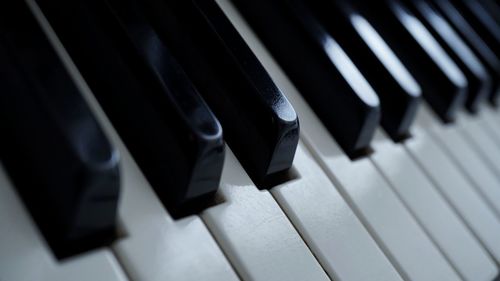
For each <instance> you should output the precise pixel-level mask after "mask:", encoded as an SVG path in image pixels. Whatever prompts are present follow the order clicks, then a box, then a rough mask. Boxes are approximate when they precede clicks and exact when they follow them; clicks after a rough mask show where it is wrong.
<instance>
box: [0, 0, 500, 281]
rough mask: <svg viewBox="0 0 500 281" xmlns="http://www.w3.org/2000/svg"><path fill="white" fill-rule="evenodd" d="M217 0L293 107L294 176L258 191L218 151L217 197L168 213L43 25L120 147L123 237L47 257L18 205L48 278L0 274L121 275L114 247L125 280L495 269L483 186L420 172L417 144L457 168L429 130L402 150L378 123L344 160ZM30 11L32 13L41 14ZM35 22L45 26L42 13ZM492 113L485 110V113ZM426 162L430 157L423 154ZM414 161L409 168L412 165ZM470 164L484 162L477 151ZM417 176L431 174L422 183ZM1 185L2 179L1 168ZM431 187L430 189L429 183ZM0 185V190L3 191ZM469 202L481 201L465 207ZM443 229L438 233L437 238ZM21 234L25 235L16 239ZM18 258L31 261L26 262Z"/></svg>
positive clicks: (483, 272) (469, 275)
mask: <svg viewBox="0 0 500 281" xmlns="http://www.w3.org/2000/svg"><path fill="white" fill-rule="evenodd" d="M219 2H220V4H221V6H222V8H223V9H224V10H225V12H226V13H227V14H228V16H229V17H230V18H231V20H232V21H233V23H234V24H235V25H236V27H237V29H238V30H239V31H240V33H242V35H243V36H244V38H245V39H246V40H247V42H248V43H250V46H251V47H252V49H253V50H254V51H255V52H256V55H257V56H258V57H259V59H260V60H261V61H262V62H263V63H264V66H265V67H266V69H267V70H268V71H269V72H270V74H271V76H272V77H273V79H274V80H275V81H276V83H277V84H278V86H279V87H280V88H282V89H283V90H284V92H285V93H286V94H287V96H288V97H289V98H290V100H291V102H292V103H293V104H294V106H295V108H296V110H297V111H298V113H299V115H300V116H301V124H302V135H301V139H302V141H303V142H304V143H305V145H304V143H301V144H300V145H299V148H298V151H297V155H296V159H295V161H294V166H293V171H294V173H295V174H296V176H297V177H296V178H295V179H293V180H292V181H290V182H287V183H285V184H283V185H279V186H277V187H275V188H273V189H272V190H271V191H270V192H268V191H259V190H257V188H256V187H255V186H254V185H253V184H252V182H251V181H250V179H249V178H248V176H247V175H246V173H245V172H244V171H243V169H242V168H241V166H240V165H239V163H238V162H237V160H236V158H235V157H234V155H233V154H232V153H231V152H230V150H229V149H228V153H227V156H226V164H225V167H224V174H223V178H222V183H221V189H220V192H219V195H220V197H221V198H223V200H224V202H223V203H221V204H219V205H217V206H214V207H212V208H209V209H207V210H206V211H204V212H203V213H202V214H201V217H199V216H190V217H187V218H184V219H182V220H178V221H174V220H173V219H172V218H171V217H170V216H169V215H168V213H167V212H166V211H165V209H164V208H163V206H161V203H160V202H159V200H158V199H157V198H156V196H155V194H154V192H153V191H152V189H151V187H150V186H149V184H148V183H147V181H146V180H145V178H144V177H143V175H142V173H141V172H140V170H139V168H138V167H137V166H136V165H135V163H134V161H133V159H132V158H131V157H130V155H129V154H128V152H127V150H126V149H125V147H124V146H123V144H122V143H121V141H120V140H119V138H118V137H117V135H116V134H115V132H114V130H113V128H112V127H111V125H110V124H109V122H108V121H107V119H106V117H105V116H104V114H103V112H102V111H101V110H100V109H99V106H98V105H97V103H96V101H95V100H94V98H93V97H92V95H91V93H90V91H89V90H88V88H87V87H86V86H85V83H84V82H83V81H82V80H81V78H80V77H79V75H78V73H77V71H76V70H75V68H74V66H73V65H72V64H71V62H70V59H69V58H68V57H67V55H66V54H64V51H63V49H62V47H61V46H60V45H59V43H58V42H57V39H56V38H55V36H53V35H52V38H51V39H52V40H53V42H55V44H56V45H57V48H58V50H59V52H60V53H61V54H63V56H64V57H65V59H64V60H65V63H66V64H67V65H68V67H69V68H70V69H71V71H72V73H73V75H74V76H75V77H77V80H78V81H77V82H78V84H79V86H80V87H81V89H82V90H83V92H84V93H85V95H86V98H87V99H88V101H89V103H90V104H91V105H92V106H93V108H94V110H95V111H96V113H97V115H98V116H99V119H100V121H101V123H102V124H103V126H104V127H105V129H106V131H107V133H108V135H109V136H110V138H111V139H112V140H113V142H114V143H115V145H117V146H118V148H119V149H120V151H121V152H122V157H123V159H122V160H123V161H122V162H123V165H122V173H123V188H122V201H121V204H120V211H119V216H120V228H121V231H122V232H123V235H124V237H123V238H120V239H119V240H118V241H117V242H116V243H115V244H114V245H113V246H112V251H113V253H114V254H113V253H111V252H110V251H109V250H100V251H96V252H91V253H88V254H86V255H84V256H81V257H78V258H75V259H74V260H68V261H65V262H64V263H63V264H60V265H58V264H57V261H55V260H54V258H52V257H51V256H50V251H48V249H47V247H46V246H45V245H44V244H43V239H40V237H39V234H37V233H36V228H35V227H34V226H33V223H32V222H31V220H29V217H28V216H27V214H26V212H25V211H24V212H25V214H24V215H25V218H24V219H23V220H21V221H26V223H25V224H24V226H22V224H18V223H16V224H14V225H20V227H21V226H22V227H28V226H30V227H31V229H32V232H34V233H35V234H36V235H34V237H31V238H29V239H28V240H27V241H31V240H32V241H38V242H37V243H38V244H39V246H37V247H38V248H40V249H42V250H40V251H39V252H40V253H42V254H40V255H41V257H43V256H44V255H45V257H44V258H39V257H36V259H34V260H39V259H41V260H47V262H46V265H42V266H40V267H39V268H43V269H42V271H43V272H46V273H45V274H46V275H45V276H47V278H46V279H43V278H41V279H40V278H39V277H35V278H32V279H30V278H29V277H33V276H43V275H26V274H37V272H35V271H26V272H24V273H23V272H22V271H21V270H20V269H18V270H17V271H16V270H15V269H16V268H22V267H19V266H18V265H17V264H18V263H19V259H17V258H16V259H13V260H12V262H16V266H11V267H9V268H13V269H11V272H10V274H11V275H2V273H1V272H0V280H3V277H4V276H7V277H14V278H7V280H23V279H22V278H21V277H22V276H27V277H26V278H25V279H24V280H68V279H67V276H80V277H83V278H84V279H85V280H89V279H88V277H89V275H88V274H89V272H91V273H92V272H94V273H95V274H94V276H95V278H92V280H126V277H125V275H124V274H123V272H122V271H121V269H120V266H119V265H118V264H117V262H116V259H115V256H116V257H117V258H118V260H119V261H120V263H121V265H122V266H123V268H124V269H125V271H126V272H127V275H128V276H129V277H130V279H132V280H238V279H240V278H241V279H243V280H263V281H264V280H266V281H267V280H329V279H330V278H331V279H334V280H346V281H349V280H353V281H356V280H384V281H385V280H388V281H390V280H402V279H401V277H400V275H399V274H401V276H403V277H404V278H403V279H406V280H461V279H463V280H485V281H486V280H491V279H492V278H493V276H495V275H496V274H497V273H498V272H497V268H496V265H495V264H494V262H493V261H492V260H491V258H490V257H489V256H488V254H487V253H486V251H485V250H484V249H483V248H482V246H481V245H480V243H479V242H478V241H477V240H476V238H475V237H474V235H473V234H472V232H474V233H475V235H476V237H478V238H479V240H480V241H481V243H482V244H483V245H484V246H485V247H486V248H487V249H488V251H489V252H490V253H491V255H492V256H494V257H497V256H496V254H497V251H498V250H497V249H496V248H495V246H494V245H492V244H491V243H492V242H493V241H497V242H498V240H499V239H498V238H493V236H492V235H493V234H496V233H497V231H498V230H497V228H496V226H497V225H498V226H499V227H500V224H499V223H498V218H496V216H495V215H494V213H493V212H492V211H491V209H490V208H489V207H488V206H487V205H486V204H485V202H484V201H483V199H484V198H482V197H481V196H479V195H478V193H477V191H482V192H485V191H488V190H489V192H494V190H493V188H491V187H487V186H482V185H481V186H479V185H478V184H476V186H475V187H476V188H477V189H478V190H475V189H474V188H473V187H472V186H471V185H468V184H463V183H462V184H461V185H459V187H460V189H458V190H457V188H455V192H456V193H457V194H460V195H450V194H447V193H446V192H445V191H443V190H442V189H446V187H443V186H442V185H443V184H446V183H444V182H440V181H438V180H436V177H438V175H436V174H434V175H432V174H430V173H429V171H428V170H431V169H432V168H433V166H432V165H430V164H429V163H427V164H426V163H421V162H422V161H418V159H417V157H418V156H416V155H421V153H420V152H422V153H426V154H425V155H433V152H436V150H438V151H439V152H438V153H437V154H438V157H437V158H438V160H439V159H440V158H439V157H441V156H442V157H444V158H443V159H446V161H445V160H440V161H441V162H446V163H448V164H450V165H448V166H446V165H445V166H446V167H448V170H447V171H446V172H449V170H453V171H454V172H457V171H458V168H457V167H456V166H454V165H455V163H452V160H450V158H448V156H447V155H445V153H444V152H443V151H442V150H440V148H438V147H437V145H436V143H435V140H434V139H432V138H431V137H430V136H428V134H427V131H426V130H427V129H425V130H424V132H425V134H424V133H417V134H415V138H414V139H416V140H419V141H418V143H417V144H415V143H414V142H410V143H409V144H408V145H406V147H407V149H408V151H405V150H404V149H403V146H401V145H395V144H393V143H392V142H391V141H390V140H389V139H388V138H387V137H386V136H384V135H383V133H381V132H379V133H378V135H377V139H376V140H375V142H374V145H375V149H376V150H377V153H376V154H375V155H374V156H373V157H372V158H371V160H370V159H364V160H358V161H354V162H353V161H351V160H349V159H348V158H347V157H346V156H345V155H344V154H343V152H342V151H341V150H340V149H339V148H338V146H337V145H336V144H335V142H334V141H333V139H332V138H331V137H330V135H329V134H328V133H327V131H326V130H325V128H323V127H322V126H321V125H320V123H319V120H318V119H317V117H316V116H315V115H314V113H312V111H311V109H310V108H309V107H308V106H307V105H306V104H305V102H304V101H303V100H302V98H301V97H300V96H299V95H298V93H297V92H296V90H295V89H294V88H293V86H292V84H291V83H290V82H289V81H288V80H287V79H286V77H285V76H284V75H283V73H282V72H281V70H280V69H279V67H278V66H277V65H276V64H275V62H274V61H273V60H272V58H271V57H270V56H269V54H268V53H267V52H266V51H265V49H264V48H263V47H262V45H260V43H259V42H258V39H257V38H256V37H255V36H254V35H253V34H252V33H251V31H250V29H249V28H248V26H246V24H245V23H244V21H242V19H241V18H240V16H239V15H238V13H237V12H236V11H235V10H234V7H232V6H231V5H230V3H228V2H227V1H219ZM33 7H34V9H35V10H36V7H35V6H33ZM37 13H39V12H37ZM38 16H39V18H40V19H41V21H42V22H43V19H42V17H41V15H40V14H38ZM43 26H44V27H45V28H46V30H47V31H48V32H50V28H49V27H48V26H47V24H46V23H45V22H44V23H43ZM497 115H498V114H497ZM495 117H497V116H495V115H494V114H493V113H491V114H490V119H489V120H493V119H494V118H495ZM497 119H500V117H498V118H497ZM482 126H483V127H484V125H482ZM418 130H420V129H418ZM418 130H417V131H418ZM419 132H420V131H419ZM422 142H424V145H422ZM306 147H307V148H306ZM429 147H430V148H429ZM470 147H472V146H470ZM470 147H469V148H470ZM308 148H309V149H311V153H310V152H309V151H308ZM408 152H410V153H408ZM412 152H413V153H412ZM417 152H418V153H417ZM410 154H411V155H413V157H414V158H415V159H412V158H411V157H410ZM474 155H476V154H474ZM476 156H477V155H476ZM420 158H421V157H420ZM414 160H417V161H416V162H414ZM432 160H434V158H431V161H430V162H432ZM316 161H318V163H319V164H320V165H321V166H322V167H320V166H319V165H318V164H317V163H316ZM416 163H419V165H420V166H418V167H417V164H416ZM438 163H440V162H438ZM481 163H482V164H483V165H486V164H484V159H481ZM428 164H429V165H430V166H429V165H428ZM489 167H490V166H489ZM490 168H491V167H490ZM421 169H423V170H421ZM323 170H324V171H323ZM423 171H426V172H427V175H424V172H423ZM325 172H326V173H325ZM426 176H430V178H431V179H432V182H431V181H429V179H428V178H427V177H426ZM490 176H491V175H490ZM384 177H385V178H384ZM438 178H439V179H441V178H444V176H440V177H438ZM2 179H4V180H2ZM455 180H457V179H455ZM332 181H333V182H334V183H335V184H334V183H332ZM405 181H406V182H405ZM451 183H453V182H451ZM0 184H1V185H2V186H8V187H9V188H10V189H12V187H10V186H9V184H8V182H7V181H6V179H5V174H2V173H1V172H0ZM440 184H441V185H440ZM2 186H0V188H2ZM436 186H438V187H439V188H437V189H436ZM464 186H465V187H464ZM452 187H453V186H452ZM9 188H7V189H6V188H3V189H0V192H2V194H0V198H1V200H4V198H6V199H5V200H8V201H6V202H16V200H17V202H16V204H2V205H0V206H7V207H9V206H10V207H9V208H12V209H8V210H6V211H5V212H2V213H3V214H12V213H16V212H18V210H17V209H20V208H21V207H20V206H22V204H21V203H20V202H19V200H18V199H15V200H14V199H13V198H15V195H13V192H12V190H11V192H10V194H9ZM483 189H484V190H483ZM4 190H7V191H6V192H5V196H4V194H3V192H4ZM464 190H465V191H464ZM450 196H451V197H452V199H450ZM453 196H455V197H458V196H463V198H465V197H466V196H472V198H473V199H472V201H473V203H467V204H465V203H463V202H461V201H460V198H455V197H453ZM273 197H274V198H273ZM463 198H462V199H463ZM453 199H456V200H453ZM346 200H347V202H346ZM2 203H3V202H2ZM474 203H475V204H476V205H481V206H480V207H479V206H472V205H471V204H474ZM496 204H498V203H496ZM450 205H451V206H453V208H452V207H450ZM490 205H492V204H491V202H490ZM12 206H14V207H12ZM16 206H17V207H16ZM280 207H281V208H280ZM425 207H427V208H425ZM468 207H469V208H472V207H479V210H481V211H482V216H481V217H480V218H479V220H480V222H475V221H472V220H473V218H477V216H479V215H481V214H479V213H475V214H468V213H467V211H469V212H472V211H471V209H467V208H468ZM16 208H17V209H16ZM21 209H22V208H21ZM452 209H454V210H455V211H456V213H455V212H453V211H452ZM282 210H283V211H282ZM457 214H459V215H460V217H459V216H458V215H457ZM414 218H416V219H414ZM8 219H9V216H5V215H4V216H3V217H2V216H1V214H0V220H6V222H7V223H8ZM16 219H17V218H16ZM439 222H441V224H439ZM464 222H465V223H464ZM486 223H490V224H491V225H490V224H488V225H485V224H486ZM2 225H5V224H2ZM471 225H472V226H471ZM469 228H470V230H472V231H470V230H469ZM19 230H20V229H13V230H12V232H10V234H11V237H13V238H10V239H11V240H16V241H17V240H19V241H21V240H20V239H18V238H17V237H14V236H13V235H16V234H17V232H18V231H19ZM1 231H2V230H0V234H2V233H1ZM23 232H26V231H23ZM447 235H448V238H449V239H446V237H447ZM4 236H5V237H8V236H7V235H0V245H4V244H5V243H6V242H7V241H5V240H1V239H2V237H4ZM372 237H374V238H375V239H373V238H372ZM497 237H500V236H497ZM495 239H496V240H495ZM21 242H22V241H21ZM22 244H23V245H30V243H26V241H24V242H23V243H22ZM497 244H500V243H497ZM12 245H16V244H15V243H12ZM19 245H21V244H19ZM436 246H437V247H436ZM18 247H20V246H18ZM37 247H34V248H33V249H37ZM2 249H3V248H2ZM20 249H21V248H19V249H13V250H15V251H14V252H16V253H17V252H19V253H22V252H23V251H18V250H20ZM30 249H31V247H30ZM384 254H385V255H384ZM386 256H387V257H388V258H387V257H386ZM4 260H5V262H4ZM24 260H26V261H28V262H29V261H30V259H24ZM497 261H498V260H497ZM7 262H8V261H7V256H6V255H4V256H2V253H1V252H0V264H1V265H2V266H3V265H6V264H8V263H7ZM72 264H73V266H70V265H72ZM26 265H27V266H29V265H31V266H33V262H31V264H26ZM393 265H394V266H395V268H396V269H397V270H396V269H395V268H394V267H393ZM94 266H95V269H94V268H93V267H94ZM23 267H24V266H23ZM34 268H37V267H34ZM54 268H55V269H54ZM66 268H68V269H67V270H66ZM83 272H85V274H86V275H85V274H84V273H83ZM236 272H237V273H236ZM398 272H399V274H398ZM22 274H25V275H22ZM64 274H69V275H64ZM99 274H104V275H99ZM63 276H64V277H66V279H64V278H63ZM57 278H59V279H57ZM102 278H107V279H102ZM72 280H74V279H73V278H72Z"/></svg>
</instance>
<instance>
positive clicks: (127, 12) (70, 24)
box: [38, 0, 224, 217]
mask: <svg viewBox="0 0 500 281" xmlns="http://www.w3.org/2000/svg"><path fill="white" fill-rule="evenodd" d="M121 2H122V3H120V4H119V3H118V1H117V2H116V3H114V2H113V3H112V2H109V3H106V2H105V1H100V0H92V1H90V0H89V1H83V0H82V1H63V0H58V1H54V0H50V1H49V0H39V1H38V3H39V4H40V6H41V8H42V10H43V12H44V13H45V14H46V15H47V17H48V19H49V21H50V23H51V24H52V25H53V27H54V28H55V30H56V32H57V33H58V35H59V36H60V38H61V40H62V42H63V44H64V45H65V47H66V48H67V50H68V51H69V53H70V55H71V56H72V58H73V59H74V61H75V63H76V65H77V66H78V67H79V69H80V71H81V73H82V74H83V76H84V78H85V79H86V81H87V82H88V83H89V85H90V87H91V89H92V90H93V92H94V94H95V96H96V97H97V99H98V101H99V102H100V103H101V105H102V107H103V109H104V111H105V112H106V113H107V114H108V116H109V118H110V119H111V122H112V123H113V125H114V127H115V128H116V129H117V131H118V133H119V134H120V136H121V137H122V139H123V141H124V142H125V144H126V146H127V148H128V149H129V150H130V152H131V154H132V156H133V157H134V159H135V160H136V161H137V163H138V165H139V167H140V168H141V170H142V171H143V173H144V174H145V176H146V178H147V180H148V181H149V182H150V184H151V185H152V187H153V188H154V190H155V191H156V193H157V195H158V197H159V198H160V199H161V201H162V202H163V203H164V205H165V206H166V207H167V208H168V210H169V211H170V213H171V214H172V215H173V216H175V217H180V216H183V215H186V214H190V213H193V212H198V211H200V210H201V209H203V208H204V207H205V206H206V205H207V204H210V203H211V201H212V199H213V195H214V193H215V192H216V190H217V188H218V185H219V180H220V176H221V173H222V166H223V161H224V142H223V140H222V129H221V127H220V125H219V123H218V121H217V120H216V118H215V117H214V115H213V114H212V112H211V111H210V109H209V108H208V107H207V105H206V104H205V103H204V101H203V100H202V99H201V97H200V96H199V94H198V92H197V90H196V89H195V88H194V86H193V84H192V83H191V81H190V80H189V79H188V77H187V76H186V75H185V73H184V71H183V70H182V69H181V67H180V66H179V65H178V64H177V62H176V61H175V59H174V58H173V57H172V54H171V52H170V50H169V49H167V48H166V47H165V45H163V43H162V41H161V40H160V38H159V37H158V36H157V34H156V32H155V30H154V29H153V28H152V27H151V25H150V24H149V23H148V22H147V21H146V19H145V18H143V17H141V15H140V13H138V12H137V11H138V10H139V9H138V8H137V7H135V6H134V5H133V3H132V2H131V1H121ZM118 4H119V5H118Z"/></svg>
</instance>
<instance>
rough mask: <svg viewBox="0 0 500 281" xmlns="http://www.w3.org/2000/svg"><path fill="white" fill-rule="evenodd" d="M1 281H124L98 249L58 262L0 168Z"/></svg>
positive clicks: (112, 260) (110, 259)
mask: <svg viewBox="0 0 500 281" xmlns="http://www.w3.org/2000/svg"><path fill="white" fill-rule="evenodd" d="M0 224H1V225H2V226H8V227H0V265H1V267H2V270H0V279H1V280H19V281H31V280H39V281H66V280H75V281H80V280H81V281H84V280H90V279H91V280H102V281H104V280H109V281H126V280H127V278H126V276H125V274H124V272H123V269H122V268H121V266H120V265H119V263H118V261H117V260H116V258H115V256H114V255H113V254H112V253H111V251H110V250H109V249H108V248H100V249H97V250H94V251H91V252H86V253H84V254H81V255H77V256H73V257H71V258H68V259H64V260H63V261H60V260H58V259H56V258H55V257H54V255H53V254H52V252H51V250H50V249H49V247H48V245H47V244H46V242H45V240H44V239H43V238H42V236H41V234H40V232H39V230H38V229H37V228H36V226H35V222H34V221H33V220H32V219H31V217H30V215H29V213H28V211H27V210H26V208H25V206H23V204H22V201H21V199H20V198H19V197H18V196H17V194H16V192H15V187H14V186H13V185H12V182H11V180H10V179H9V178H8V175H7V173H6V171H5V169H4V166H3V165H1V164H0Z"/></svg>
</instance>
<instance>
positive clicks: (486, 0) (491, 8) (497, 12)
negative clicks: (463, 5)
mask: <svg viewBox="0 0 500 281" xmlns="http://www.w3.org/2000/svg"><path fill="white" fill-rule="evenodd" d="M480 2H481V4H482V5H483V8H484V9H485V10H486V11H487V12H489V13H490V16H491V17H493V19H494V20H495V21H496V23H497V24H500V5H498V4H497V3H495V0H480Z"/></svg>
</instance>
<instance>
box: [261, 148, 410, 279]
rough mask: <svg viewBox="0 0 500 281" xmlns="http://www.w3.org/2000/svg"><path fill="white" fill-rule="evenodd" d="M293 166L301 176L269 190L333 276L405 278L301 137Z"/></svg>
mask: <svg viewBox="0 0 500 281" xmlns="http://www.w3.org/2000/svg"><path fill="white" fill-rule="evenodd" d="M293 169H294V172H295V173H296V174H297V176H298V178H296V179H294V180H292V181H289V182H286V183H284V184H282V185H278V186H276V187H274V188H273V189H272V190H271V193H272V194H273V196H274V198H275V199H276V200H277V201H278V203H279V204H280V206H281V208H282V209H283V210H284V211H285V213H286V214H287V215H288V217H289V218H290V220H291V221H292V223H293V224H294V225H295V227H296V228H297V230H298V231H299V232H300V234H301V236H302V238H303V239H304V240H305V241H306V242H307V244H308V245H309V247H310V248H311V250H312V251H313V253H314V254H315V256H316V257H317V258H318V260H319V261H320V263H321V264H322V265H323V268H324V269H325V270H326V271H327V272H328V274H329V276H331V277H332V279H333V280H337V281H365V280H381V281H382V280H384V281H391V280H402V279H401V277H400V276H399V274H398V273H397V272H396V270H395V269H394V268H393V266H392V265H391V263H390V262H389V260H388V259H387V258H386V257H385V256H384V254H383V252H382V251H381V250H380V248H379V247H378V246H377V244H376V243H375V241H374V240H373V239H372V237H371V236H370V234H369V233H368V231H367V230H366V229H365V228H364V226H363V225H362V223H361V222H360V221H359V219H358V218H357V217H356V215H355V214H354V212H353V211H352V210H351V208H350V207H349V205H348V204H347V203H346V202H345V200H344V199H343V198H342V196H341V195H340V194H339V192H338V191H337V189H336V188H335V186H333V184H332V183H331V182H330V180H329V179H328V177H327V176H326V175H325V174H324V173H323V171H322V170H321V168H320V167H319V165H318V164H317V163H316V162H315V160H314V159H313V157H312V156H311V155H310V154H309V152H308V151H306V149H305V148H304V147H303V144H302V143H301V144H300V145H299V148H298V150H297V153H296V156H295V160H294V165H293ZM361 268H362V270H359V269H361Z"/></svg>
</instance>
